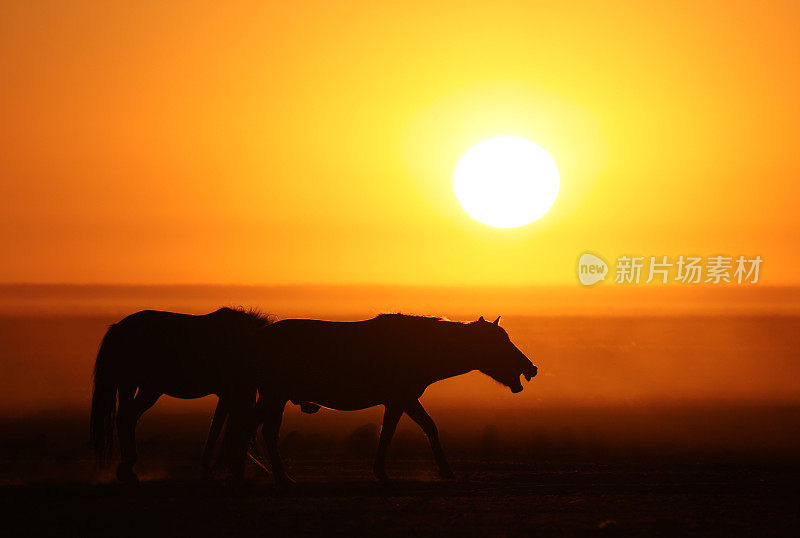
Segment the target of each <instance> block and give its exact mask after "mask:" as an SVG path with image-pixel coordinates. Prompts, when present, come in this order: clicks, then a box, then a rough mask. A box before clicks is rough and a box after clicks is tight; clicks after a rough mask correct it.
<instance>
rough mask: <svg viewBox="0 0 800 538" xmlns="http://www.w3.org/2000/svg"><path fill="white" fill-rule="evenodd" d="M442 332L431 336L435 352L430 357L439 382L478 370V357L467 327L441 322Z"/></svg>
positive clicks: (432, 347)
mask: <svg viewBox="0 0 800 538" xmlns="http://www.w3.org/2000/svg"><path fill="white" fill-rule="evenodd" d="M439 323H441V325H440V326H439V327H440V328H441V332H438V331H437V333H436V334H432V335H431V340H432V341H431V342H430V344H431V346H430V348H431V349H432V350H433V351H432V352H431V356H430V357H428V359H429V361H430V364H431V365H432V366H433V370H434V372H435V376H436V378H437V380H439V379H447V378H448V377H454V376H457V375H461V374H465V373H467V372H470V371H472V370H475V369H477V368H478V366H479V364H478V362H479V361H478V355H477V353H476V350H475V346H474V345H473V342H472V339H471V338H470V337H471V333H470V332H469V331H468V329H467V326H466V325H464V324H461V323H455V322H439Z"/></svg>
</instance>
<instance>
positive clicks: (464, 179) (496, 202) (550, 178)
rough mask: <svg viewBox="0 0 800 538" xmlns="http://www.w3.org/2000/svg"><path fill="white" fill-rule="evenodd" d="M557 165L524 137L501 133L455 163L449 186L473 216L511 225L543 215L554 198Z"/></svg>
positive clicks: (526, 222) (491, 224)
mask: <svg viewBox="0 0 800 538" xmlns="http://www.w3.org/2000/svg"><path fill="white" fill-rule="evenodd" d="M559 183H560V182H559V175H558V167H556V163H555V162H554V161H553V159H552V158H551V157H550V155H548V154H547V152H546V151H545V150H543V149H542V148H540V147H539V146H537V145H536V144H534V143H533V142H530V141H528V140H525V139H524V138H519V137H516V136H500V137H497V138H490V139H489V140H484V141H483V142H481V143H479V144H477V145H475V146H473V147H472V148H471V149H470V150H469V151H467V152H466V153H465V154H464V156H463V157H461V160H459V161H458V166H456V171H455V173H454V175H453V189H454V190H455V193H456V198H458V201H459V203H460V204H461V207H463V208H464V210H465V211H466V212H467V213H468V214H469V216H471V217H472V218H473V219H475V220H477V221H479V222H482V223H484V224H488V225H490V226H495V227H497V228H516V227H518V226H524V225H526V224H529V223H531V222H533V221H535V220H536V219H538V218H540V217H542V216H543V215H544V214H545V213H547V211H548V210H549V209H550V208H551V207H552V206H553V203H554V202H555V201H556V197H557V196H558V188H559Z"/></svg>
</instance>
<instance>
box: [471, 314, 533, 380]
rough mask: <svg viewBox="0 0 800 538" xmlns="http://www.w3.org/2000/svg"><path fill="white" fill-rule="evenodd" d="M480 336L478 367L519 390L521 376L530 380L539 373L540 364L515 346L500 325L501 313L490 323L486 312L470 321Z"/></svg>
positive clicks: (476, 342) (477, 341)
mask: <svg viewBox="0 0 800 538" xmlns="http://www.w3.org/2000/svg"><path fill="white" fill-rule="evenodd" d="M470 325H471V326H473V327H474V328H473V331H474V334H475V336H476V340H475V350H476V351H477V352H478V354H479V361H480V366H479V367H478V370H480V371H481V372H483V373H484V374H486V375H488V376H489V377H491V378H492V379H494V380H495V381H497V382H499V383H502V384H503V385H505V386H507V387H508V388H509V389H511V392H513V393H515V394H516V393H517V392H520V391H521V390H522V383H521V382H520V380H519V378H520V376H525V380H526V381H530V380H531V379H532V378H533V377H534V376H535V375H536V373H537V370H538V369H537V368H536V366H534V365H533V363H531V361H530V360H529V359H528V357H526V356H525V354H524V353H523V352H522V351H520V350H519V348H518V347H517V346H515V345H514V344H513V343H512V342H511V339H510V338H509V337H508V333H507V332H506V331H505V329H503V328H502V327H500V316H498V317H497V319H496V320H494V321H493V322H492V323H489V322H488V321H486V320H485V319H483V316H481V317H480V318H479V319H478V321H473V322H472V323H470Z"/></svg>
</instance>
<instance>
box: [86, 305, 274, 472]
mask: <svg viewBox="0 0 800 538" xmlns="http://www.w3.org/2000/svg"><path fill="white" fill-rule="evenodd" d="M269 324H270V320H269V318H267V317H266V316H262V315H259V314H258V313H256V312H248V311H244V310H238V309H231V308H221V309H219V310H217V311H216V312H213V313H211V314H206V315H201V316H194V315H189V314H177V313H173V312H159V311H154V310H145V311H142V312H137V313H135V314H132V315H130V316H128V317H126V318H125V319H123V320H122V321H120V322H118V323H115V324H113V325H111V327H110V328H109V329H108V331H107V332H106V334H105V337H104V338H103V341H102V343H101V345H100V350H99V352H98V354H97V360H96V361H95V367H94V391H93V394H92V410H91V420H90V423H91V424H90V425H91V428H90V429H91V438H92V443H93V445H94V449H95V453H96V455H97V457H98V459H99V460H100V462H101V463H102V462H103V461H104V460H105V459H106V458H107V457H108V455H109V454H110V452H111V447H112V442H113V430H114V425H115V423H116V426H117V436H118V438H119V445H120V453H121V462H120V464H119V466H118V467H117V477H118V478H119V479H120V480H121V481H123V482H135V481H136V480H137V477H136V474H135V473H134V472H133V465H134V463H135V462H136V442H135V432H136V423H137V422H138V420H139V418H140V417H141V416H142V414H143V413H144V412H145V411H147V410H148V409H150V407H152V406H153V405H154V404H155V403H156V401H157V400H158V399H159V398H160V397H161V395H162V394H167V395H169V396H173V397H175V398H202V397H204V396H208V395H209V394H216V395H217V396H219V404H218V406H217V410H216V411H215V413H214V420H213V421H212V426H211V429H210V431H209V436H208V441H207V442H206V447H205V450H204V453H203V464H204V465H205V466H206V467H208V466H210V463H211V459H212V455H213V447H214V444H215V442H216V439H217V436H218V435H219V433H220V430H221V429H222V424H223V422H224V419H225V415H226V414H227V413H228V412H231V411H235V412H239V413H244V412H245V410H247V409H251V408H252V407H253V405H254V404H255V401H256V390H257V384H256V382H255V380H254V378H253V376H252V375H251V368H252V363H253V360H252V357H251V355H252V354H253V352H254V349H255V344H256V342H258V341H260V340H259V339H258V338H257V336H258V333H259V332H260V331H261V330H262V329H263V328H264V327H266V326H268V325H269Z"/></svg>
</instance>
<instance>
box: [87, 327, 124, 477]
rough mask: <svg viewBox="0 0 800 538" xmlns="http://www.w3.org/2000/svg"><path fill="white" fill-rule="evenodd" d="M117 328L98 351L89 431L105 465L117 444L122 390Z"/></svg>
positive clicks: (110, 328) (111, 330)
mask: <svg viewBox="0 0 800 538" xmlns="http://www.w3.org/2000/svg"><path fill="white" fill-rule="evenodd" d="M116 332H117V331H116V326H115V325H111V327H109V329H108V331H107V332H106V335H105V336H104V337H103V341H102V343H101V344H100V350H99V351H98V352H97V360H96V361H95V363H94V376H93V377H94V389H93V391H92V413H91V419H90V423H89V431H90V436H91V439H92V446H93V448H94V453H95V456H96V457H97V461H98V462H99V463H100V465H103V464H104V463H105V461H106V459H107V458H108V457H110V455H111V449H112V446H113V441H114V422H115V419H116V416H117V390H118V388H119V381H118V375H117V372H118V366H119V351H118V347H117V346H116V345H115V344H114V334H115V333H116Z"/></svg>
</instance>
